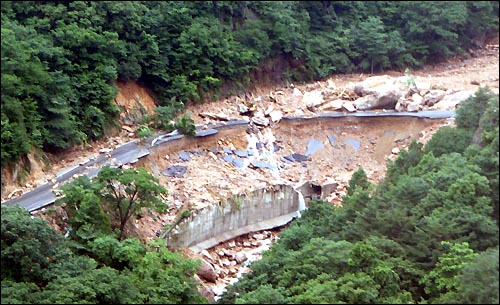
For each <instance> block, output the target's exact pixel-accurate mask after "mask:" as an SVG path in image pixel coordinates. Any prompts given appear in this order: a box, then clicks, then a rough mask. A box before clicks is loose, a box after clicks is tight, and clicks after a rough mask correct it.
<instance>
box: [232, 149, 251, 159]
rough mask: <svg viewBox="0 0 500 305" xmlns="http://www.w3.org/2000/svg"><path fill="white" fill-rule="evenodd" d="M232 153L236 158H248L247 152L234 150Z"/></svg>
mask: <svg viewBox="0 0 500 305" xmlns="http://www.w3.org/2000/svg"><path fill="white" fill-rule="evenodd" d="M233 152H234V154H235V155H237V156H238V157H241V158H247V157H248V151H247V150H234V151H233Z"/></svg>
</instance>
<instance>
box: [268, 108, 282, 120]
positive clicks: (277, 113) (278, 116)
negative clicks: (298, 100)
mask: <svg viewBox="0 0 500 305" xmlns="http://www.w3.org/2000/svg"><path fill="white" fill-rule="evenodd" d="M269 117H270V118H271V121H272V122H275V123H276V122H279V121H280V120H281V119H282V118H283V113H282V112H281V111H279V110H274V111H271V112H270V113H269Z"/></svg>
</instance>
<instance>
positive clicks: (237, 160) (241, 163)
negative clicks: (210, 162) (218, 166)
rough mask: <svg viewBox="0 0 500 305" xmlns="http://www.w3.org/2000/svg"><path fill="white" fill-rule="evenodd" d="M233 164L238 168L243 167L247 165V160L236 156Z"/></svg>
mask: <svg viewBox="0 0 500 305" xmlns="http://www.w3.org/2000/svg"><path fill="white" fill-rule="evenodd" d="M233 164H234V166H236V167H238V168H242V167H244V166H245V161H244V160H243V159H240V158H234V159H233Z"/></svg>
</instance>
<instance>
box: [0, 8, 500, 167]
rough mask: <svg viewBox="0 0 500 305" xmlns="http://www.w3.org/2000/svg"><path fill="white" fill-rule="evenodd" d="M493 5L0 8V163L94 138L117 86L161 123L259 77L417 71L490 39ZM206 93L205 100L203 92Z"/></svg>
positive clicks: (111, 121)
mask: <svg viewBox="0 0 500 305" xmlns="http://www.w3.org/2000/svg"><path fill="white" fill-rule="evenodd" d="M498 11H499V6H498V2H496V1H463V2H426V1H404V2H403V1H377V2H359V1H352V2H351V1H335V2H330V1H307V2H306V1H196V2H187V1H186V2H181V1H168V2H167V1H161V2H160V1H124V2H112V1H64V2H60V1H41V2H40V1H37V2H35V1H2V3H1V18H2V26H1V31H2V41H1V44H2V46H1V53H2V65H1V69H2V82H1V90H2V93H1V96H2V98H1V103H2V104H1V106H2V107H1V109H2V110H1V126H2V131H1V138H2V147H1V165H2V168H4V167H5V166H8V165H12V164H14V163H16V162H18V161H19V160H23V158H24V157H25V156H26V155H27V154H28V153H29V152H30V151H32V149H33V148H36V149H41V150H44V151H60V150H63V149H66V148H69V147H71V146H73V145H75V144H79V143H86V142H88V141H90V140H94V139H99V138H101V137H102V136H103V135H104V134H105V131H106V130H109V127H112V126H114V125H116V124H117V121H118V117H119V108H118V107H117V106H116V104H115V103H114V100H113V99H114V97H115V95H116V92H117V87H116V85H115V82H116V80H122V81H138V82H142V83H144V84H146V85H147V86H148V87H149V88H151V89H152V90H153V92H154V93H155V96H156V100H157V103H158V106H159V107H158V108H157V113H158V116H159V118H157V119H156V120H155V122H156V124H157V126H158V127H163V128H170V127H172V126H170V125H168V124H166V123H165V122H169V121H170V120H171V119H172V118H174V117H175V115H176V114H177V113H178V112H179V111H180V110H182V109H183V107H184V105H186V104H187V103H190V102H203V101H205V100H206V99H207V98H210V99H215V98H217V97H219V96H221V95H225V94H232V93H235V92H239V91H241V90H244V88H245V87H246V86H247V85H249V84H250V83H251V82H253V81H258V80H259V78H263V77H268V78H270V80H272V81H275V82H283V81H310V80H316V79H320V78H324V77H327V76H328V75H331V74H332V73H346V72H353V71H365V72H372V73H373V72H379V71H382V70H384V69H401V70H404V69H405V68H407V67H418V66H422V65H423V64H425V63H430V62H438V61H441V60H444V59H446V58H448V57H450V56H454V55H463V54H466V53H467V52H468V50H469V48H473V47H477V46H478V45H480V44H481V42H482V41H485V40H486V39H488V38H489V37H490V36H492V35H495V34H496V33H497V32H498V16H499V13H498ZM208 93H210V95H209V94H208Z"/></svg>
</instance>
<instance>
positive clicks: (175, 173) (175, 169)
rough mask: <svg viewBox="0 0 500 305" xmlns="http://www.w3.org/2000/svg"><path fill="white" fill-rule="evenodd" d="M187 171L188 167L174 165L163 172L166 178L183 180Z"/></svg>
mask: <svg viewBox="0 0 500 305" xmlns="http://www.w3.org/2000/svg"><path fill="white" fill-rule="evenodd" d="M186 171H187V167H186V166H182V165H172V166H170V167H169V168H167V169H166V170H164V171H163V172H162V174H164V175H165V176H169V177H176V178H182V177H184V174H185V173H186Z"/></svg>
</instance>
